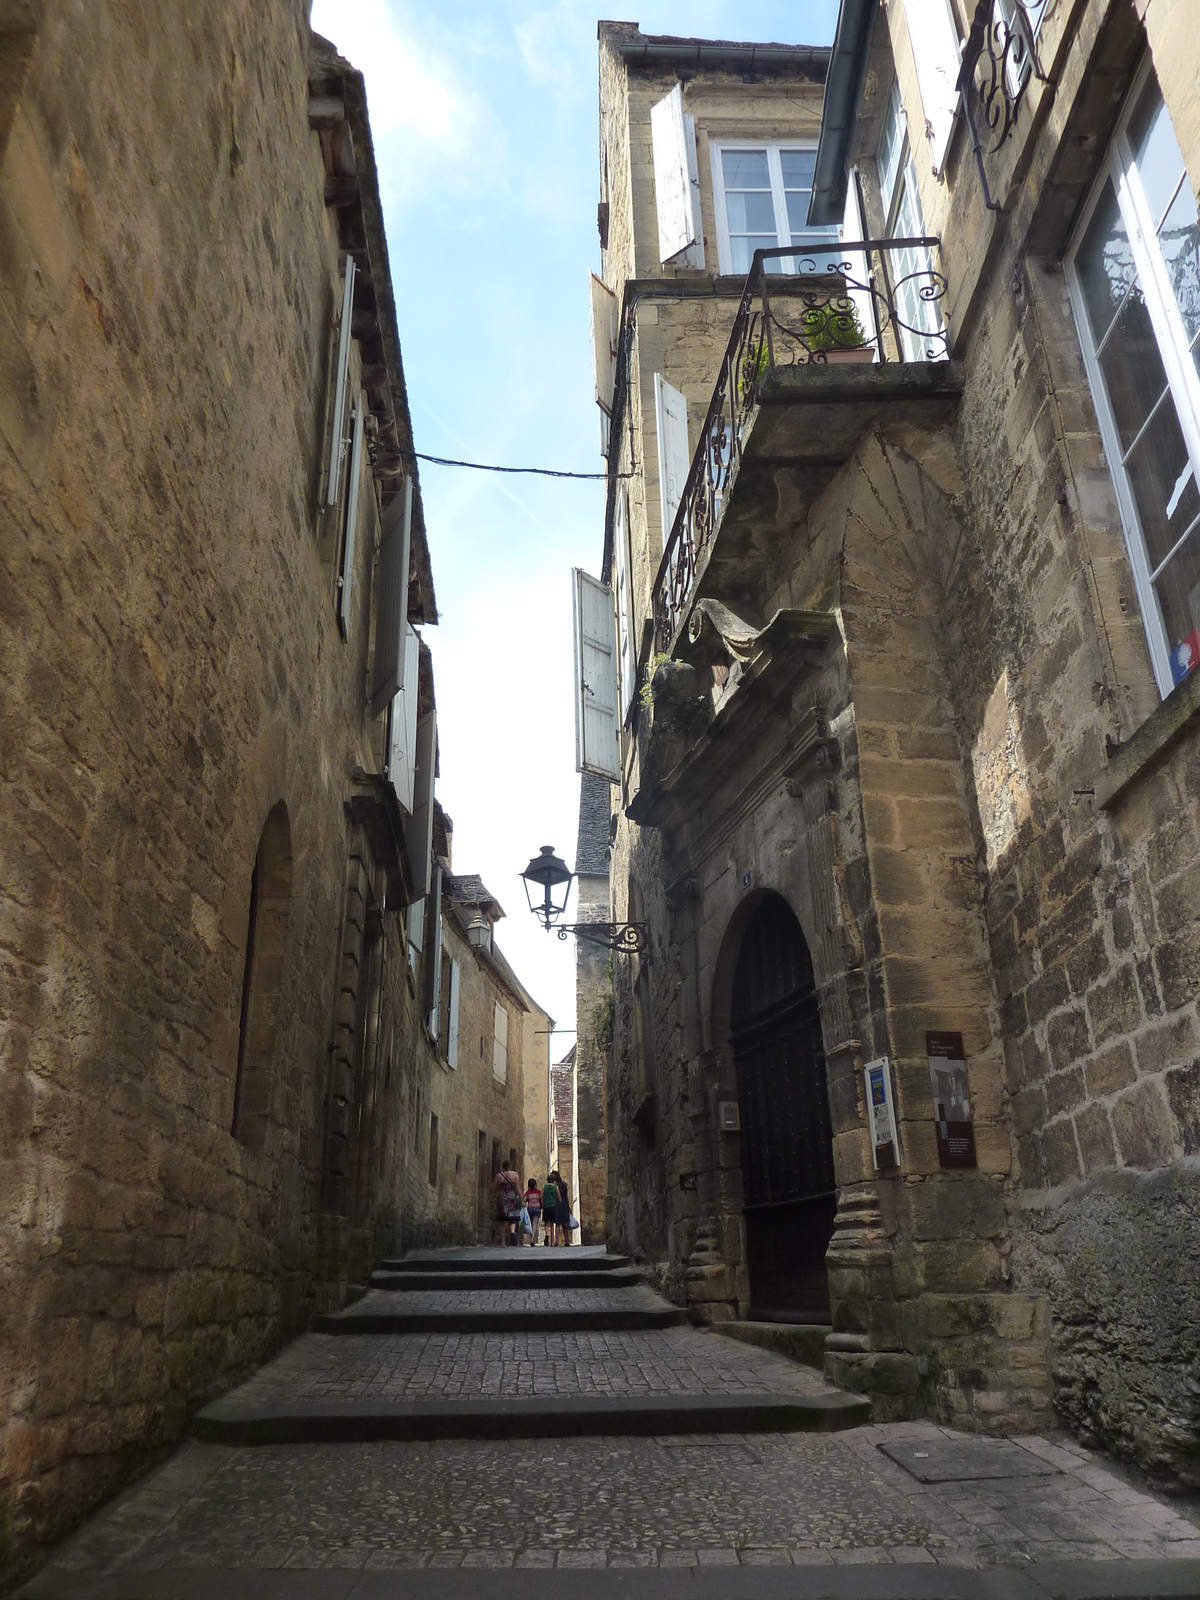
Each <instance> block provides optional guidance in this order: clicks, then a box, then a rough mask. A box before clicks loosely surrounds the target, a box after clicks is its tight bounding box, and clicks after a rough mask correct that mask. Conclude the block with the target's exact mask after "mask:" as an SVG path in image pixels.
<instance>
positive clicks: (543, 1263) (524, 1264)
mask: <svg viewBox="0 0 1200 1600" xmlns="http://www.w3.org/2000/svg"><path fill="white" fill-rule="evenodd" d="M581 1258H582V1259H581ZM632 1265H633V1263H632V1262H631V1261H630V1259H629V1257H628V1256H606V1255H600V1254H597V1255H589V1254H586V1253H585V1252H584V1251H582V1250H579V1249H576V1248H573V1249H569V1250H560V1249H555V1250H547V1249H544V1248H542V1247H541V1246H532V1247H526V1248H525V1249H521V1250H489V1251H487V1252H486V1253H485V1252H484V1251H483V1250H480V1252H479V1254H478V1255H468V1254H467V1253H466V1252H465V1251H464V1253H463V1254H462V1255H461V1256H452V1255H448V1254H446V1255H443V1254H440V1253H439V1254H437V1255H428V1256H419V1255H411V1256H402V1257H399V1258H397V1257H394V1256H393V1257H389V1258H388V1259H386V1260H384V1261H381V1262H380V1263H379V1266H380V1269H381V1270H382V1271H384V1272H447V1273H453V1274H454V1275H455V1276H456V1277H463V1276H467V1275H470V1276H471V1277H472V1278H473V1277H474V1276H475V1274H476V1273H479V1272H519V1273H525V1272H616V1271H621V1270H624V1269H626V1268H629V1267H631V1266H632Z"/></svg>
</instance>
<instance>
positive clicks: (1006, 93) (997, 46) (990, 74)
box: [958, 0, 1050, 211]
mask: <svg viewBox="0 0 1200 1600" xmlns="http://www.w3.org/2000/svg"><path fill="white" fill-rule="evenodd" d="M1045 9H1046V5H1045V0H1033V3H1032V4H1031V3H1030V0H979V4H978V5H977V6H976V7H975V17H974V20H973V21H972V23H971V31H970V33H969V34H968V35H967V42H966V45H965V47H964V49H963V57H962V67H961V69H960V71H959V74H958V88H959V91H960V93H961V94H962V97H963V113H964V115H965V116H966V119H967V128H968V130H969V131H970V135H971V148H972V149H973V150H974V152H975V165H976V167H977V168H978V169H979V181H980V183H981V184H982V185H983V199H984V204H985V205H986V206H987V208H988V210H989V211H1002V210H1003V209H1004V208H1003V206H1002V205H1001V204H1000V202H999V201H998V200H993V199H992V191H991V189H990V188H989V187H988V180H987V171H986V169H985V167H984V163H983V155H984V150H983V144H984V140H985V138H987V137H988V136H989V135H991V136H993V137H994V141H995V142H994V143H993V144H992V145H991V147H990V149H989V151H988V154H989V155H992V154H995V152H996V151H997V150H999V149H1000V147H1001V146H1002V145H1003V144H1004V142H1005V140H1006V139H1007V138H1008V136H1009V134H1010V133H1011V132H1012V131H1013V128H1014V127H1015V126H1016V122H1017V117H1018V116H1019V115H1020V111H1021V102H1022V101H1023V100H1024V98H1025V91H1026V90H1027V89H1028V87H1029V84H1030V81H1031V79H1033V78H1036V79H1037V80H1038V82H1039V83H1049V82H1050V79H1049V78H1048V77H1047V76H1046V74H1045V73H1044V72H1043V71H1042V64H1041V62H1040V60H1039V59H1038V51H1037V33H1038V24H1039V22H1040V20H1041V16H1042V13H1043V11H1044V10H1045Z"/></svg>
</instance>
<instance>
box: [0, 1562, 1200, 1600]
mask: <svg viewBox="0 0 1200 1600" xmlns="http://www.w3.org/2000/svg"><path fill="white" fill-rule="evenodd" d="M545 1579H546V1571H545V1569H531V1568H529V1567H501V1568H495V1567H491V1568H489V1567H470V1568H462V1567H457V1568H449V1569H445V1568H442V1569H439V1568H436V1567H423V1568H414V1567H401V1566H397V1567H392V1568H388V1567H382V1566H379V1567H371V1568H361V1567H351V1568H346V1567H325V1568H321V1569H320V1570H318V1571H315V1572H314V1571H310V1570H305V1569H296V1568H290V1569H287V1570H281V1569H279V1568H256V1569H252V1570H248V1569H246V1568H233V1569H231V1568H216V1567H199V1568H198V1567H188V1568H182V1567H163V1568H160V1569H158V1570H156V1571H152V1572H126V1573H116V1574H113V1575H111V1576H108V1575H105V1574H103V1573H99V1572H95V1571H65V1570H63V1569H62V1568H57V1569H50V1570H47V1571H45V1572H43V1573H41V1574H40V1575H39V1576H38V1577H36V1578H34V1579H33V1580H32V1582H30V1583H28V1584H26V1585H25V1587H24V1588H23V1589H21V1590H20V1591H19V1595H18V1600H165V1597H167V1596H169V1597H170V1600H212V1596H214V1595H220V1596H221V1600H401V1597H403V1600H529V1595H530V1593H531V1592H535V1591H538V1590H540V1589H544V1588H545V1587H546V1583H545ZM564 1579H566V1580H567V1582H566V1584H565V1585H564V1583H563V1580H564ZM554 1587H555V1588H561V1587H565V1588H566V1589H567V1590H568V1592H569V1593H570V1596H571V1600H963V1597H966V1596H969V1597H970V1600H1052V1597H1054V1600H1100V1597H1102V1596H1104V1597H1109V1600H1178V1597H1180V1596H1192V1597H1194V1596H1195V1595H1197V1594H1200V1561H1190V1560H1187V1561H1047V1562H1030V1563H1028V1564H1027V1565H1025V1566H1021V1567H985V1568H974V1567H968V1566H956V1565H953V1564H950V1563H941V1562H939V1563H938V1564H937V1565H936V1566H926V1565H921V1566H890V1565H887V1566H871V1565H867V1564H848V1565H844V1566H812V1567H764V1566H714V1567H633V1568H630V1567H619V1568H618V1567H609V1568H603V1569H598V1568H571V1569H570V1571H569V1572H567V1571H565V1570H564V1569H562V1568H555V1569H554Z"/></svg>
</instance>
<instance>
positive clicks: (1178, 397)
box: [1063, 53, 1200, 700]
mask: <svg viewBox="0 0 1200 1600" xmlns="http://www.w3.org/2000/svg"><path fill="white" fill-rule="evenodd" d="M1153 71H1154V64H1153V60H1152V58H1151V57H1150V55H1149V53H1147V55H1146V57H1145V59H1144V60H1143V62H1142V64H1141V66H1140V67H1139V68H1138V70H1137V72H1136V73H1135V74H1134V79H1133V82H1132V84H1131V85H1130V88H1129V93H1128V94H1127V96H1126V98H1125V103H1124V105H1123V106H1122V108H1121V114H1120V116H1119V117H1118V118H1117V122H1116V126H1115V128H1114V129H1113V135H1112V138H1111V139H1110V140H1109V144H1108V148H1107V150H1106V151H1105V153H1104V159H1103V161H1102V162H1101V164H1100V167H1099V169H1098V170H1097V172H1096V175H1095V177H1094V178H1093V180H1092V187H1091V190H1090V192H1089V194H1088V197H1087V202H1086V204H1085V205H1084V208H1083V210H1082V212H1081V213H1080V216H1079V221H1078V223H1077V224H1076V227H1075V230H1074V232H1073V233H1072V236H1071V241H1070V244H1069V245H1068V246H1067V250H1066V252H1065V254H1064V256H1063V272H1064V276H1065V278H1066V282H1067V292H1068V294H1069V296H1070V300H1071V310H1072V312H1073V313H1074V317H1075V327H1076V332H1077V334H1078V336H1079V348H1080V352H1081V354H1082V356H1083V364H1084V367H1085V369H1086V371H1087V377H1088V387H1089V389H1090V391H1091V396H1092V403H1093V405H1094V406H1095V409H1096V419H1097V422H1098V424H1099V428H1100V438H1101V441H1102V443H1103V445H1104V455H1105V459H1106V463H1107V466H1108V475H1109V480H1110V482H1111V483H1112V486H1113V491H1114V493H1115V494H1116V498H1117V505H1118V507H1119V509H1120V512H1121V526H1122V530H1123V532H1124V535H1125V551H1126V555H1127V557H1128V560H1129V566H1130V571H1131V573H1132V575H1133V584H1134V589H1135V591H1136V593H1137V599H1138V609H1139V610H1140V612H1141V614H1142V627H1143V630H1144V632H1145V636H1146V646H1147V649H1148V650H1149V653H1150V664H1151V668H1152V670H1153V672H1154V681H1155V683H1156V685H1157V687H1158V691H1159V693H1160V695H1161V696H1162V698H1163V699H1164V700H1165V699H1166V698H1167V696H1168V695H1169V694H1170V693H1171V692H1172V690H1173V689H1175V688H1176V687H1177V686H1176V684H1175V682H1174V677H1173V674H1172V671H1171V645H1170V641H1169V638H1168V635H1167V630H1166V626H1165V624H1164V622H1163V616H1162V609H1161V606H1160V604H1159V600H1158V596H1157V594H1156V593H1155V590H1154V582H1155V580H1154V578H1153V576H1152V568H1151V565H1150V554H1149V550H1148V548H1147V543H1146V535H1145V533H1144V532H1143V529H1142V523H1141V517H1140V516H1139V514H1138V509H1137V501H1136V499H1135V497H1134V493H1133V488H1132V485H1131V482H1130V477H1129V472H1128V469H1127V467H1126V465H1125V462H1124V460H1123V459H1122V458H1123V457H1124V456H1125V455H1127V454H1128V453H1130V452H1127V451H1126V450H1124V449H1123V448H1122V445H1121V435H1120V429H1119V428H1118V426H1117V422H1116V418H1115V416H1114V415H1113V410H1112V404H1111V401H1110V400H1109V395H1108V387H1107V385H1106V383H1105V381H1104V376H1103V373H1102V371H1101V369H1100V360H1099V353H1098V351H1097V349H1096V344H1095V340H1094V338H1093V336H1092V330H1091V325H1090V322H1089V320H1088V314H1087V308H1086V304H1085V302H1084V299H1083V292H1082V286H1081V284H1080V279H1079V269H1078V266H1077V258H1078V255H1079V251H1080V248H1081V247H1082V245H1083V243H1084V240H1085V239H1086V237H1087V232H1088V229H1089V227H1090V226H1091V223H1092V219H1093V217H1094V216H1095V212H1096V208H1097V206H1098V205H1099V204H1100V199H1101V196H1102V195H1103V193H1104V190H1105V186H1106V184H1108V183H1111V185H1112V190H1113V194H1114V196H1115V198H1116V202H1117V209H1118V212H1119V213H1120V216H1121V218H1122V220H1123V222H1124V224H1125V227H1126V230H1127V235H1128V245H1129V253H1130V256H1131V257H1132V259H1133V264H1134V268H1135V271H1136V274H1137V280H1138V282H1139V284H1140V286H1141V290H1142V293H1143V295H1144V297H1145V303H1146V314H1147V316H1148V317H1149V319H1150V326H1151V329H1152V331H1153V333H1154V338H1155V343H1156V344H1157V346H1158V353H1159V357H1160V359H1161V361H1162V364H1163V371H1164V372H1165V374H1166V379H1167V394H1168V395H1169V397H1170V399H1171V402H1172V404H1173V405H1174V407H1175V414H1176V417H1177V418H1178V421H1179V429H1180V432H1181V434H1182V435H1183V440H1184V445H1185V447H1186V449H1187V452H1188V458H1189V461H1190V463H1191V468H1192V475H1193V478H1194V480H1195V482H1196V486H1197V489H1198V490H1200V372H1198V371H1197V368H1196V365H1195V362H1194V360H1193V359H1192V357H1191V354H1190V351H1189V347H1188V341H1187V334H1186V330H1185V329H1184V326H1183V321H1182V319H1181V317H1180V315H1179V307H1178V305H1177V304H1176V301H1175V294H1174V290H1173V289H1172V287H1171V283H1170V280H1169V278H1168V277H1167V272H1166V265H1165V263H1164V261H1163V257H1162V252H1161V250H1156V249H1153V248H1152V247H1151V246H1149V245H1148V244H1147V243H1146V240H1147V238H1150V239H1156V238H1157V234H1158V225H1159V224H1158V222H1157V221H1156V220H1155V219H1154V217H1153V216H1152V214H1151V212H1150V210H1149V208H1148V204H1147V201H1146V196H1145V193H1144V190H1143V188H1142V183H1141V178H1140V176H1139V175H1138V172H1137V164H1136V155H1135V152H1134V149H1133V146H1132V144H1131V143H1130V140H1129V124H1130V121H1131V120H1132V117H1133V114H1134V111H1135V109H1136V107H1137V104H1138V102H1139V100H1140V98H1141V94H1142V91H1143V90H1144V89H1145V87H1146V84H1147V82H1148V80H1149V78H1150V77H1151V75H1152V74H1153ZM1159 90H1160V93H1161V84H1160V85H1159ZM1163 98H1164V103H1165V96H1164V97H1163ZM1167 114H1168V116H1170V107H1169V106H1168V107H1167ZM1172 128H1174V119H1172ZM1176 139H1178V135H1176ZM1183 181H1184V183H1190V181H1191V179H1190V176H1189V174H1188V171H1187V165H1186V160H1185V164H1184V174H1183ZM1176 193H1178V191H1176ZM1118 314H1119V313H1118ZM1158 403H1159V404H1160V403H1161V401H1160V402H1158ZM1147 420H1149V419H1147ZM1132 448H1133V447H1132V446H1131V450H1132ZM1197 530H1200V514H1198V515H1197V516H1196V517H1195V518H1193V520H1192V522H1191V523H1189V525H1188V527H1187V529H1186V531H1185V532H1184V533H1183V534H1181V535H1180V537H1179V539H1178V540H1177V541H1176V542H1175V544H1174V546H1173V547H1172V549H1171V551H1170V553H1169V554H1168V556H1167V557H1166V558H1164V560H1163V562H1162V563H1160V565H1159V568H1158V570H1159V572H1162V571H1163V570H1164V569H1165V567H1166V565H1167V563H1168V562H1169V561H1170V560H1171V559H1172V558H1173V556H1174V555H1175V554H1176V553H1177V552H1178V551H1179V550H1180V549H1181V548H1182V547H1183V545H1184V543H1185V542H1186V540H1187V539H1188V538H1190V537H1192V536H1193V535H1194V534H1195V533H1196V532H1197ZM1197 670H1200V669H1197ZM1182 681H1184V682H1186V681H1187V679H1186V678H1185V679H1184V680H1182Z"/></svg>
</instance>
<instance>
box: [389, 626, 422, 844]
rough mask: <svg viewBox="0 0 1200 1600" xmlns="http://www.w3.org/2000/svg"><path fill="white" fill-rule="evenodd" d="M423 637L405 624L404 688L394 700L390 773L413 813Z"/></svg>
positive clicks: (403, 803) (397, 789) (390, 777)
mask: <svg viewBox="0 0 1200 1600" xmlns="http://www.w3.org/2000/svg"><path fill="white" fill-rule="evenodd" d="M420 651H421V641H420V639H419V637H418V636H417V631H416V629H415V628H414V627H413V626H412V624H411V623H409V622H406V623H405V624H404V679H403V681H404V688H403V689H401V691H400V693H399V694H398V695H397V696H396V697H395V699H394V700H393V701H392V737H391V744H390V746H389V748H388V765H387V775H388V778H389V780H390V782H391V785H392V788H393V789H394V790H395V791H396V799H397V800H399V802H400V804H401V805H402V806H403V807H404V809H405V811H407V812H408V813H409V815H410V816H411V815H412V811H413V792H414V790H413V786H414V782H415V779H416V769H417V700H418V685H417V670H418V667H419V665H420Z"/></svg>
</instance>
